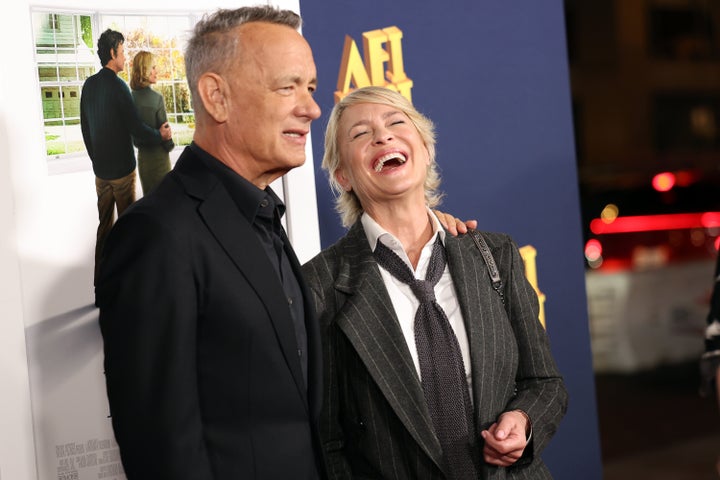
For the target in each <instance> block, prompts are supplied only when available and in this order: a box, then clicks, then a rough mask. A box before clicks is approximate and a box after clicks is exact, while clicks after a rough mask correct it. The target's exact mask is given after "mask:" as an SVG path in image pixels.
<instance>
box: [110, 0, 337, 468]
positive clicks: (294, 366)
mask: <svg viewBox="0 0 720 480" xmlns="http://www.w3.org/2000/svg"><path fill="white" fill-rule="evenodd" d="M299 26H300V17H299V16H298V15H296V14H295V13H293V12H290V11H284V10H277V9H275V8H273V7H244V8H239V9H236V10H218V11H217V12H215V13H214V14H212V15H210V16H209V17H205V18H203V20H202V21H200V22H199V23H198V24H197V26H196V27H195V30H194V33H193V36H192V38H191V39H190V41H189V43H188V47H187V51H186V56H185V60H186V69H187V77H188V83H189V85H190V89H191V92H192V98H193V107H194V110H195V115H196V130H195V134H194V137H193V142H192V144H191V145H190V146H188V147H187V148H186V149H185V151H184V152H183V153H182V155H181V157H180V158H179V160H178V162H177V164H176V166H175V168H174V169H173V170H172V171H171V172H170V173H169V174H168V175H167V176H166V177H165V178H164V180H163V181H162V183H161V184H160V185H159V186H158V187H157V188H156V190H154V191H153V192H152V193H151V194H150V195H148V196H146V197H144V198H143V199H141V200H140V201H138V202H136V203H135V204H133V206H131V207H130V208H129V209H128V210H127V211H126V212H125V214H124V215H123V216H122V217H121V218H120V219H119V221H118V222H117V223H116V224H115V226H114V228H113V230H112V232H111V234H110V237H109V238H108V241H107V243H106V246H105V254H106V255H105V258H104V260H103V265H102V268H101V272H100V277H99V281H98V285H97V298H98V304H99V307H100V327H101V331H102V335H103V340H104V349H105V374H106V380H107V393H108V399H109V404H110V413H111V415H112V423H113V429H114V432H115V436H116V439H117V442H118V444H119V446H120V453H121V457H122V462H123V466H124V468H125V472H126V474H127V477H128V479H129V480H137V479H153V480H159V479H172V480H183V479H192V480H205V479H221V480H227V479H243V480H245V479H290V478H292V479H316V478H320V477H321V475H323V467H322V460H321V458H320V453H319V452H320V448H319V441H318V429H317V420H318V416H319V409H320V397H321V383H322V381H321V380H322V378H321V377H322V371H321V353H320V345H319V333H318V328H317V321H316V318H315V315H314V312H313V310H312V307H311V302H310V301H309V300H308V296H307V292H306V288H305V284H304V282H303V280H302V277H301V274H300V269H299V268H300V267H299V264H298V260H297V258H296V257H295V254H294V252H293V249H292V247H291V245H290V243H289V241H288V238H287V236H286V235H285V232H284V231H283V228H282V226H281V224H280V218H281V216H282V214H283V212H284V205H283V204H282V202H281V201H280V199H279V198H278V197H277V196H276V195H275V194H274V193H273V191H272V190H271V189H270V187H269V185H270V183H271V182H272V181H273V180H275V179H277V178H279V177H280V176H281V175H283V174H285V173H287V172H288V171H289V170H291V169H292V168H295V167H298V166H300V165H302V164H303V162H304V161H305V143H306V140H307V137H308V135H309V134H310V124H311V122H312V121H313V120H315V119H317V118H318V117H319V116H320V109H319V107H318V105H317V104H316V103H315V101H314V100H313V92H314V90H315V85H316V71H315V64H314V61H313V57H312V52H311V50H310V47H309V45H308V44H307V42H306V41H305V40H304V39H303V37H302V36H301V35H300V34H299V33H298V31H297V30H298V28H299Z"/></svg>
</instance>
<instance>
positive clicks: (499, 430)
mask: <svg viewBox="0 0 720 480" xmlns="http://www.w3.org/2000/svg"><path fill="white" fill-rule="evenodd" d="M480 434H481V436H482V437H483V440H485V445H484V446H483V458H484V459H485V461H486V462H487V463H489V464H492V465H498V466H501V467H507V466H509V465H512V464H514V463H515V462H516V461H517V460H518V458H520V457H521V456H522V454H523V451H524V450H525V447H526V446H527V440H526V439H525V432H524V431H523V426H522V425H520V424H518V422H516V421H515V418H514V416H513V415H509V416H508V415H503V416H502V417H501V418H500V421H499V422H498V423H494V424H492V425H491V426H490V428H488V429H487V430H483V431H482V432H481V433H480Z"/></svg>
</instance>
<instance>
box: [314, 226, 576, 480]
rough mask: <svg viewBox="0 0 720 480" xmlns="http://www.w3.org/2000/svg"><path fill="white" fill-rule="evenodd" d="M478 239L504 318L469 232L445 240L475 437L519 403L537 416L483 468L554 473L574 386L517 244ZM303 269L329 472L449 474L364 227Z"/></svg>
mask: <svg viewBox="0 0 720 480" xmlns="http://www.w3.org/2000/svg"><path fill="white" fill-rule="evenodd" d="M483 235H484V236H485V239H486V240H487V243H488V245H489V247H490V249H491V251H492V254H493V256H494V258H495V261H496V263H497V265H498V268H499V269H500V273H501V276H502V278H503V282H504V284H505V298H506V302H507V314H506V309H505V308H504V307H503V304H502V302H501V301H500V298H499V295H498V294H497V292H495V291H494V290H493V289H492V285H491V282H490V278H489V276H488V273H487V268H486V266H485V263H484V261H483V259H482V256H481V254H480V252H479V251H478V250H477V248H476V246H475V244H474V243H473V242H472V240H471V239H470V238H469V237H467V236H461V237H457V238H455V237H451V236H450V235H448V236H446V241H445V248H446V251H447V256H448V265H449V267H450V272H451V275H452V277H453V281H454V283H455V288H456V291H457V293H458V301H459V303H460V308H461V310H462V313H463V317H464V318H465V322H466V328H467V331H468V338H469V342H470V355H471V364H472V376H473V397H474V414H475V417H476V425H477V429H478V430H477V434H478V439H479V441H480V442H482V438H481V437H480V434H479V432H480V430H481V429H484V428H487V427H488V426H489V425H490V424H492V423H493V422H494V421H495V420H496V419H497V417H498V416H499V415H500V414H501V413H502V412H504V411H507V410H511V409H516V408H519V409H522V410H524V411H525V412H527V413H528V415H529V416H530V418H531V419H532V424H533V435H532V439H531V442H530V444H529V445H528V447H527V448H526V450H525V453H524V455H523V457H522V458H521V459H520V460H518V462H517V463H516V464H515V465H514V466H513V467H511V468H507V469H505V468H497V467H493V466H488V465H482V472H481V477H482V478H487V479H506V478H508V479H527V480H530V479H533V480H537V479H550V478H552V477H551V476H550V473H549V472H548V470H547V469H546V467H545V466H544V464H543V463H542V460H541V459H540V457H539V453H540V452H541V451H542V449H543V448H544V447H545V446H546V445H547V443H548V442H549V441H550V438H551V437H552V435H553V434H554V433H555V431H556V429H557V428H558V425H559V423H560V420H561V419H562V417H563V415H564V414H565V410H566V406H567V392H566V390H565V387H564V385H563V382H562V378H561V377H560V375H559V373H558V371H557V367H556V366H555V362H554V360H553V358H552V355H551V352H550V348H549V342H548V338H547V336H546V334H545V331H544V329H543V328H542V326H541V325H540V322H539V321H538V320H537V318H538V317H537V316H538V302H537V296H536V294H535V291H534V290H533V289H532V286H531V285H530V284H529V283H528V282H527V280H526V278H525V275H524V271H523V266H522V260H521V258H520V254H519V252H518V251H517V246H516V245H515V244H514V243H513V241H512V240H511V239H510V237H509V236H507V235H504V234H496V233H487V232H484V233H483ZM303 273H304V275H305V278H306V280H307V282H308V284H309V286H310V288H311V290H312V292H313V298H314V300H315V306H316V309H317V311H318V315H319V317H320V324H321V329H322V330H321V333H322V337H323V354H324V366H325V388H324V390H325V392H324V412H323V415H322V419H321V432H322V435H323V441H324V446H325V453H326V461H327V465H328V471H329V474H330V478H367V479H371V478H372V479H408V480H410V479H442V478H445V477H444V476H443V473H442V471H441V469H440V467H439V465H440V464H441V463H440V457H441V450H440V445H439V443H438V440H437V438H436V437H435V434H434V433H433V430H432V426H431V423H430V416H429V413H428V411H427V407H426V405H425V402H424V399H423V393H422V388H421V386H420V382H419V379H418V377H417V374H416V371H415V368H414V366H413V364H412V360H411V358H410V352H409V350H408V347H407V345H406V343H405V340H404V338H403V335H402V332H401V330H400V327H399V324H398V321H397V318H396V316H395V313H394V310H393V307H392V303H391V301H390V298H389V297H388V294H387V291H386V290H385V287H384V284H383V282H382V278H381V276H380V272H379V270H378V267H377V265H376V263H375V261H374V259H373V256H372V252H371V250H370V247H369V245H368V243H367V240H366V237H365V233H364V231H363V229H362V226H361V225H360V223H359V222H358V223H357V224H355V225H354V226H353V227H352V228H351V229H350V231H349V232H348V234H347V235H346V236H345V237H343V238H342V239H340V240H339V241H338V242H337V243H336V244H335V245H333V246H331V247H329V248H328V249H326V250H324V251H323V252H321V253H320V254H319V255H318V256H316V257H315V258H314V259H312V260H311V261H310V262H308V263H307V264H305V265H304V266H303ZM508 314H509V315H508ZM508 317H509V318H511V319H512V320H508Z"/></svg>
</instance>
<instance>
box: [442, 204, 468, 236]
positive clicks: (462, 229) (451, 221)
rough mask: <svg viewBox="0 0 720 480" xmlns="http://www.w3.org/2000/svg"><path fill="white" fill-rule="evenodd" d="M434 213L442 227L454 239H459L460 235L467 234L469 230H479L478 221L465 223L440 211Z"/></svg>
mask: <svg viewBox="0 0 720 480" xmlns="http://www.w3.org/2000/svg"><path fill="white" fill-rule="evenodd" d="M433 213H435V215H437V217H438V220H440V223H441V224H442V226H443V227H445V228H446V229H447V231H448V232H449V233H450V235H452V236H453V237H457V236H458V234H459V233H467V231H468V228H477V220H467V221H465V222H463V221H462V220H460V219H459V218H455V217H454V216H452V215H450V214H449V213H443V212H441V211H440V210H433Z"/></svg>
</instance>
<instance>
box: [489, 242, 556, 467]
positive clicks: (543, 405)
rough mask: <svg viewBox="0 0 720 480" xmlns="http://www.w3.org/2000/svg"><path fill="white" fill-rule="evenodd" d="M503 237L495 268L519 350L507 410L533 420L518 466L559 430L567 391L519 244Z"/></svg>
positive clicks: (539, 449) (533, 455)
mask: <svg viewBox="0 0 720 480" xmlns="http://www.w3.org/2000/svg"><path fill="white" fill-rule="evenodd" d="M505 239H506V240H505V241H504V242H503V248H502V253H501V254H500V262H499V265H498V267H499V268H500V270H501V272H502V278H503V282H505V307H506V311H507V313H508V317H509V319H510V323H511V325H512V328H513V332H514V334H515V339H516V341H517V345H518V351H519V364H518V371H517V375H516V388H517V394H516V395H515V397H513V399H512V400H511V401H510V402H509V404H508V405H507V409H506V410H514V409H520V410H523V411H524V412H526V413H527V414H528V416H529V417H530V420H531V421H532V438H531V441H530V443H529V445H528V447H526V449H525V453H524V454H523V458H522V459H520V460H519V461H518V463H517V464H516V465H518V466H521V465H523V464H525V463H527V462H529V461H531V460H532V458H534V457H537V456H538V455H539V454H540V452H541V451H542V450H543V449H544V448H545V447H546V446H547V444H548V442H549V441H550V439H551V438H552V436H553V435H554V434H555V432H556V431H557V429H558V427H559V425H560V421H561V420H562V418H563V417H564V416H565V413H566V411H567V402H568V395H567V390H566V388H565V384H564V382H563V379H562V377H561V375H560V373H559V371H558V368H557V366H556V364H555V360H554V358H553V355H552V351H551V349H550V342H549V339H548V335H547V332H546V331H545V329H544V328H543V326H542V324H541V323H540V321H539V303H538V298H537V293H536V292H535V289H534V288H533V287H532V285H531V284H530V282H529V281H528V280H527V277H526V276H525V269H524V263H523V260H522V258H521V256H520V252H519V250H518V247H517V245H516V244H515V242H514V241H513V240H512V239H511V238H510V237H508V236H505ZM496 261H497V260H496Z"/></svg>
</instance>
